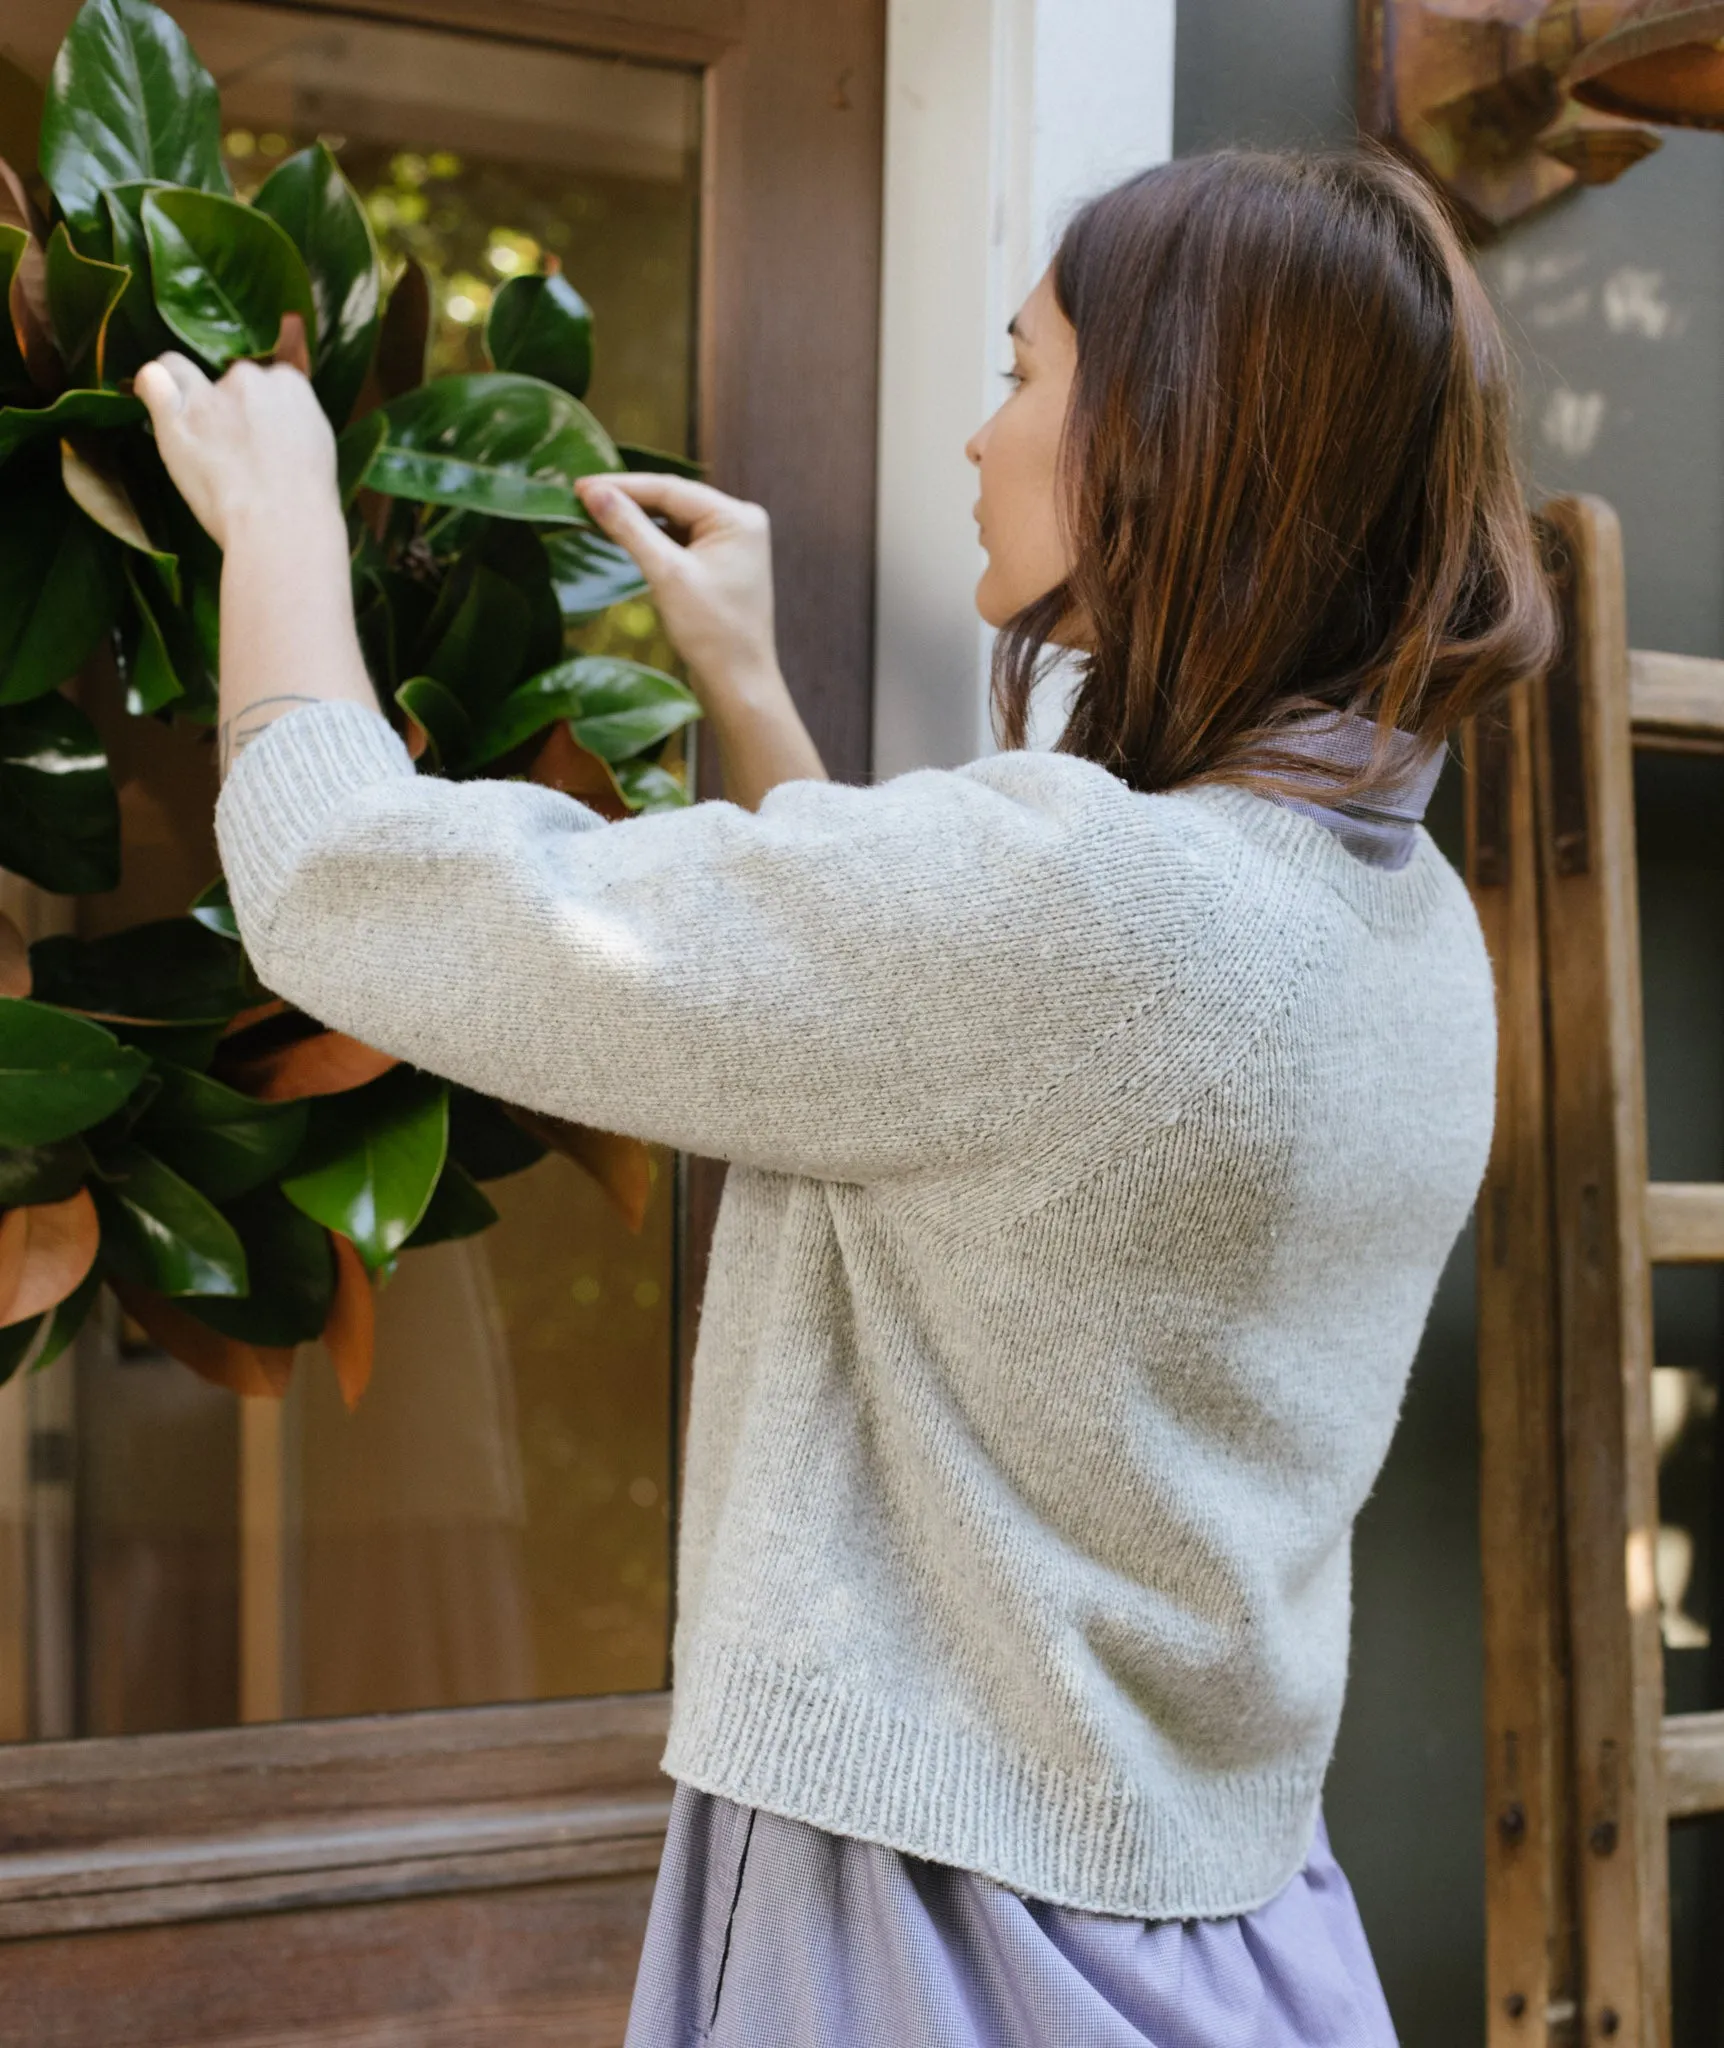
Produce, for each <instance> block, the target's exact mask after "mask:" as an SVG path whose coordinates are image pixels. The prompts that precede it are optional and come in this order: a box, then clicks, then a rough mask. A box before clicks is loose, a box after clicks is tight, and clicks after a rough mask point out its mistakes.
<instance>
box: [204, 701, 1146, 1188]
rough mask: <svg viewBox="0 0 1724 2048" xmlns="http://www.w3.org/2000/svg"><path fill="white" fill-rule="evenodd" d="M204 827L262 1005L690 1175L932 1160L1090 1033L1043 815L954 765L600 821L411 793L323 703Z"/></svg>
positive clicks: (540, 792)
mask: <svg viewBox="0 0 1724 2048" xmlns="http://www.w3.org/2000/svg"><path fill="white" fill-rule="evenodd" d="M1091 772H1093V771H1091ZM216 827H217V836H218V840H219V844H220V849H221V856H222V862H223V867H224V869H225V872H226V875H227V879H228V884H229V888H230V891H231V894H232V899H233V904H234V910H235V915H236V917H237V920H238V924H239V929H240V932H241V935H242V937H243V938H244V941H245V944H246V948H247V951H248V953H249V954H250V957H251V959H252V962H253V964H254V965H255V967H256V969H257V972H258V974H259V975H260V976H261V978H262V980H263V981H264V983H265V985H266V986H267V987H269V988H270V989H272V990H273V991H274V992H275V993H276V994H278V995H281V996H283V997H285V998H287V999H288V1000H289V1001H291V1002H293V1003H295V1004H297V1005H298V1006H300V1007H301V1008H303V1009H304V1010H306V1011H308V1012H309V1013H310V1014H311V1015H312V1016H314V1017H316V1018H318V1019H319V1020H320V1021H322V1022H324V1023H327V1024H329V1025H332V1026H334V1027H336V1028H337V1029H339V1030H342V1031H345V1032H348V1033H350V1034H351V1035H352V1036H354V1037H356V1038H359V1039H361V1040H363V1041H364V1042H365V1043H366V1044H368V1045H372V1046H375V1047H376V1048H377V1049H378V1050H380V1051H384V1052H388V1053H392V1054H394V1055H396V1056H397V1057H399V1058H402V1059H405V1060H408V1061H410V1062H412V1063H413V1064H415V1065H417V1066H420V1067H424V1068H426V1069H428V1070H430V1071H431V1072H434V1073H438V1074H442V1075H445V1076H447V1077H449V1078H450V1079H452V1080H456V1081H460V1082H463V1083H465V1084H466V1085H468V1086H469V1087H472V1088H475V1089H478V1090H480V1091H482V1092H484V1093H486V1094H489V1095H494V1096H499V1097H502V1098H503V1099H505V1100H508V1101H513V1102H517V1103H520V1104H522V1105H524V1106H525V1107H528V1108H531V1109H536V1110H539V1111H542V1112H547V1113H550V1114H553V1115H556V1116H560V1117H568V1118H573V1119H576V1120H578V1121H580V1122H583V1123H588V1124H593V1125H597V1126H599V1127H601V1128H604V1129H608V1130H613V1131H619V1132H624V1133H628V1134H630V1135H633V1136H638V1137H642V1138H647V1139H652V1140H656V1141H659V1142H662V1143H664V1144H668V1145H671V1146H674V1147H677V1148H679V1149H682V1150H686V1151H690V1152H696V1153H701V1154H705V1155H707V1156H712V1157H718V1158H724V1159H731V1160H737V1161H742V1162H744V1163H747V1164H751V1165H757V1166H762V1167H766V1168H769V1169H774V1170H778V1171H783V1172H794V1173H802V1174H810V1175H814V1176H816V1177H819V1178H824V1179H831V1180H848V1181H867V1180H870V1179H873V1178H877V1177H881V1176H886V1175H891V1174H894V1173H898V1172H901V1171H905V1170H909V1169H915V1168H918V1167H924V1166H928V1165H932V1164H936V1163H938V1162H939V1161H940V1160H942V1159H944V1158H952V1157H956V1156H961V1155H963V1154H965V1153H967V1152H968V1151H970V1150H971V1149H972V1148H973V1147H975V1146H976V1145H978V1144H980V1143H982V1142H984V1141H985V1140H986V1139H987V1138H988V1137H989V1135H990V1134H992V1133H995V1132H998V1131H999V1130H1001V1129H1002V1128H1003V1127H1004V1126H1006V1125H1008V1124H1009V1123H1011V1122H1012V1120H1013V1119H1014V1117H1016V1116H1017V1115H1018V1114H1019V1113H1020V1112H1021V1111H1022V1109H1023V1106H1024V1105H1025V1103H1026V1102H1028V1101H1032V1100H1033V1099H1034V1098H1035V1096H1036V1094H1037V1093H1038V1091H1039V1090H1042V1089H1045V1088H1046V1087H1047V1086H1049V1085H1051V1084H1053V1083H1054V1082H1056V1081H1057V1076H1058V1073H1059V1071H1060V1070H1061V1069H1062V1068H1063V1067H1065V1066H1068V1065H1069V1064H1071V1063H1072V1062H1074V1061H1075V1060H1076V1059H1077V1058H1078V1057H1079V1043H1080V1041H1081V1039H1082V1036H1083V1034H1084V1032H1085V1031H1086V1029H1094V1030H1097V1031H1105V1030H1106V1028H1107V1026H1108V1024H1109V1023H1110V1022H1114V1021H1117V1014H1118V1013H1117V1011H1112V1014H1108V1013H1109V1012H1110V1010H1111V1003H1110V1001H1109V999H1108V994H1107V991H1106V990H1098V985H1097V973H1098V969H1097V961H1098V957H1100V954H1105V949H1100V954H1098V948H1097V947H1096V945H1095V943H1094V933H1093V931H1090V932H1086V931H1085V929H1084V928H1083V926H1084V920H1083V918H1082V917H1081V915H1080V916H1076V917H1074V916H1073V914H1072V913H1073V906H1072V904H1071V903H1070V902H1069V901H1061V900H1060V899H1059V892H1058V890H1057V887H1056V885H1055V884H1054V882H1053V881H1052V880H1051V879H1050V877H1051V875H1052V874H1053V872H1054V871H1057V870H1058V869H1059V868H1060V867H1061V866H1062V865H1064V863H1062V862H1061V861H1060V860H1059V858H1058V857H1057V854H1058V845H1059V841H1060V839H1061V835H1062V832H1063V830H1064V827H1063V824H1062V822H1061V821H1060V820H1059V819H1058V818H1057V817H1056V816H1055V815H1053V814H1052V813H1050V811H1049V810H1048V809H1047V808H1045V807H1042V806H1039V805H1038V804H1036V803H1035V802H1033V801H1028V800H1026V799H1025V797H1024V795H1023V794H1022V793H1021V792H1017V793H1014V792H1012V791H1011V790H1009V789H1004V788H1001V787H997V786H994V785H993V784H992V783H990V781H989V780H988V779H987V777H986V776H985V775H981V774H978V773H976V772H974V771H963V770H960V771H936V770H923V771H917V772H915V773H912V774H909V775H905V776H900V777H898V778H895V779H894V780H893V781H891V782H888V783H885V784H881V785H879V786H877V787H874V788H868V789H858V788H850V787H844V786H840V785H836V784H829V783H822V782H798V783H787V784H783V785H781V786H780V787H779V788H777V789H775V790H773V791H772V792H771V793H770V795H769V796H768V797H767V798H766V800H765V801H764V803H763V804H762V805H761V808H760V810H759V811H758V812H749V811H745V810H742V809H740V808H738V807H737V806H736V805H733V804H729V803H705V804H699V805H695V806H692V807H691V808H689V809H687V810H682V811H674V812H666V813H655V814H652V815H649V816H644V817H640V818H636V819H631V820H629V821H628V822H626V823H624V824H620V825H602V824H601V821H600V820H599V819H598V818H597V817H596V816H595V814H594V813H593V812H592V811H590V810H588V809H587V808H586V807H585V806H584V805H582V804H579V803H577V802H575V801H574V800H573V799H571V798H569V797H566V796H564V795H562V794H560V793H559V792H557V791H554V790H549V789H545V788H542V787H539V786H537V785H534V784H531V783H526V782H514V781H474V782H462V783H454V782H448V781H444V780H441V779H437V778H433V777H429V776H421V775H419V774H418V773H417V772H416V771H415V769H414V767H413V765H412V762H411V760H410V758H409V756H408V753H407V750H406V748H405V746H404V745H403V744H402V742H401V741H400V739H399V738H398V737H397V736H396V734H395V733H394V731H393V729H392V728H391V727H390V726H389V724H388V723H387V721H386V720H385V719H384V718H382V717H381V716H380V715H379V714H377V713H374V712H372V711H369V710H366V709H365V708H363V707H361V706H359V705H355V704H350V703H335V702H331V703H319V704H316V705H310V706H302V707H300V708H298V709H296V710H294V711H291V712H289V713H287V714H285V715H284V716H282V717H281V718H278V719H276V720H275V721H274V722H273V723H272V724H271V725H269V726H268V727H266V728H265V730H264V731H263V732H262V733H261V734H260V735H259V737H258V738H257V739H255V740H254V741H253V742H252V743H251V745H250V746H249V747H248V748H247V749H246V750H245V751H244V753H242V754H241V756H240V758H239V760H238V762H237V763H236V764H235V766H234V767H233V769H232V770H231V771H230V773H229V775H228V777H227V780H226V782H225V784H224V786H223V789H222V792H221V796H220V799H219V802H218V805H217V811H216ZM1103 979H1104V980H1105V979H1106V977H1105V975H1104V976H1103ZM1119 993H1121V994H1122V995H1123V993H1124V992H1123V991H1120V992H1119ZM1098 994H1100V995H1101V997H1102V1000H1101V1003H1100V1007H1099V1010H1098V1006H1097V997H1098Z"/></svg>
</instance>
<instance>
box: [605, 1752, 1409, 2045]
mask: <svg viewBox="0 0 1724 2048" xmlns="http://www.w3.org/2000/svg"><path fill="white" fill-rule="evenodd" d="M699 2044H705V2048H1395V2030H1394V2026H1393V2023H1392V2022H1391V2021H1390V2018H1389V2009H1388V2007H1387V2006H1386V2005H1385V2004H1384V2002H1383V1991H1382V1986H1381V1985H1380V1984H1379V1983H1378V1981H1377V1972H1376V1969H1375V1966H1374V1965H1373V1964H1372V1961H1371V1952H1370V1949H1369V1947H1368V1946H1367V1944H1366V1940H1365V1930H1364V1928H1363V1927H1362V1926H1361V1925H1360V1922H1359V1913H1358V1908H1357V1906H1356V1905H1355V1904H1354V1901H1353V1894H1352V1891H1351V1889H1350V1887H1349V1886H1348V1883H1347V1880H1346V1878H1345V1877H1344V1876H1343V1875H1342V1874H1341V1869H1340V1866H1339V1864H1337V1863H1336V1861H1335V1859H1334V1857H1333V1855H1332V1854H1331V1853H1330V1850H1329V1838H1328V1835H1327V1833H1326V1831H1325V1829H1324V1826H1323V1823H1322V1821H1321V1820H1319V1821H1318V1823H1317V1834H1316V1839H1315V1841H1314V1843H1313V1845H1312V1849H1311V1855H1310V1859H1309V1861H1308V1862H1307V1863H1306V1865H1305V1868H1304V1869H1303V1870H1302V1871H1300V1873H1299V1874H1298V1876H1296V1877H1295V1878H1293V1879H1292V1880H1291V1881H1290V1882H1289V1883H1288V1884H1287V1885H1286V1886H1285V1887H1284V1888H1283V1889H1282V1890H1281V1891H1279V1892H1277V1893H1276V1895H1275V1897H1274V1898H1273V1899H1271V1900H1270V1901H1269V1903H1268V1904H1267V1905H1265V1906H1259V1907H1258V1908H1257V1909H1256V1911H1255V1912H1251V1913H1246V1914H1242V1915H1240V1916H1239V1917H1238V1918H1236V1919H1231V1920H1126V1919H1119V1918H1115V1917H1113V1916H1112V1915H1107V1914H1101V1913H1082V1912H1078V1911H1076V1910H1075V1909H1073V1908H1071V1907H1069V1906H1054V1905H1049V1904H1048V1903H1047V1902H1046V1901H1045V1900H1040V1899H1026V1898H1022V1897H1020V1896H1019V1895H1018V1894H1017V1893H1016V1892H1013V1891H1008V1890H1007V1889H1006V1888H1005V1886H1003V1885H999V1884H995V1883H994V1882H993V1881H992V1880H991V1879H989V1878H985V1877H978V1876H977V1875H976V1874H975V1873H974V1872H972V1871H967V1870H954V1869H951V1868H949V1867H948V1866H947V1865H945V1864H941V1863H928V1862H924V1861H923V1860H922V1859H920V1858H919V1857H915V1856H908V1855H904V1854H902V1853H901V1852H900V1851H898V1850H896V1849H886V1848H882V1847H880V1846H879V1845H878V1844H876V1843H873V1842H858V1841H853V1840H851V1839H849V1838H848V1837H845V1836H840V1835H830V1834H826V1833H825V1832H823V1831H822V1830H821V1829H819V1828H815V1827H810V1826H809V1825H807V1823H805V1822H803V1821H796V1820H786V1819H783V1818H782V1817H781V1816H779V1815H777V1814H772V1813H764V1812H761V1811H760V1810H759V1809H758V1808H755V1807H748V1806H738V1805H735V1804H733V1802H731V1801H730V1800H728V1799H718V1798H714V1797H713V1796H712V1795H711V1794H709V1793H705V1792H697V1791H695V1790H694V1788H693V1787H692V1786H688V1785H681V1784H679V1785H678V1786H677V1788H676V1796H675V1799H674V1801H673V1803H672V1807H671V1818H670V1831H669V1834H668V1836H667V1838H666V1841H665V1852H664V1861H663V1863H662V1864H661V1865H660V1868H659V1876H658V1885H657V1889H656V1890H655V1891H654V1893H653V1901H652V1912H651V1915H650V1917H649V1919H648V1923H647V1933H646V1948H645V1951H644V1953H643V1954H642V1957H641V1966H640V1976H639V1978H638V1980H637V1981H636V1984H635V1994H634V2005H633V2009H632V2010H631V2012H630V2014H629V2028H628V2036H627V2040H626V2042H625V2044H624V2048H699Z"/></svg>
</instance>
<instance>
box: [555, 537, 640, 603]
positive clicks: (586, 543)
mask: <svg viewBox="0 0 1724 2048" xmlns="http://www.w3.org/2000/svg"><path fill="white" fill-rule="evenodd" d="M540 538H541V539H542V540H543V542H544V544H545V555H546V558H547V560H548V561H549V563H550V565H551V587H552V588H553V589H554V590H555V592H556V594H557V603H558V605H559V606H560V607H561V609H562V614H563V617H564V618H565V619H589V618H592V617H593V616H594V615H595V614H596V613H598V612H602V611H604V610H606V609H607V608H608V607H609V606H611V605H613V604H621V603H622V602H623V600H624V599H625V598H630V597H640V596H641V595H642V594H643V593H644V592H645V590H646V587H647V583H646V578H645V577H644V576H643V575H642V574H641V572H640V570H639V569H638V568H636V566H635V559H634V556H633V555H631V554H630V553H629V551H628V549H627V548H624V547H619V546H618V545H617V543H616V542H615V541H614V540H609V539H607V538H606V537H605V535H604V534H602V533H598V532H596V531H595V530H594V529H593V528H591V527H588V526H563V527H558V528H556V529H554V530H553V531H551V532H548V533H544V534H541V536H540Z"/></svg>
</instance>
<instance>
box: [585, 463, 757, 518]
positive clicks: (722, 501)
mask: <svg viewBox="0 0 1724 2048" xmlns="http://www.w3.org/2000/svg"><path fill="white" fill-rule="evenodd" d="M582 482H583V483H591V484H592V485H594V486H597V487H599V488H603V487H604V486H606V485H609V486H610V487H611V488H612V489H613V490H618V491H622V492H624V493H625V494H626V495H627V496H628V497H630V498H632V499H633V500H634V502H635V503H636V504H637V505H644V506H645V507H646V509H647V510H648V511H649V512H662V513H664V514H665V516H666V517H667V518H669V519H674V520H675V521H676V523H677V525H678V526H686V527H688V528H690V529H691V530H693V531H696V532H698V531H699V529H700V528H701V527H702V526H710V525H713V524H715V523H717V522H719V521H723V520H728V519H734V518H735V517H736V515H737V513H738V512H740V511H741V510H743V504H742V500H741V499H740V498H727V497H726V496H725V494H724V492H723V491H715V490H714V489H713V487H712V486H711V484H701V483H696V482H695V481H694V479H693V478H692V477H686V476H671V475H670V474H668V472H666V473H661V472H660V471H658V470H632V471H628V472H626V473H624V474H623V475H621V476H605V477H592V478H585V477H583V478H582ZM583 495H584V493H583Z"/></svg>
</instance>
